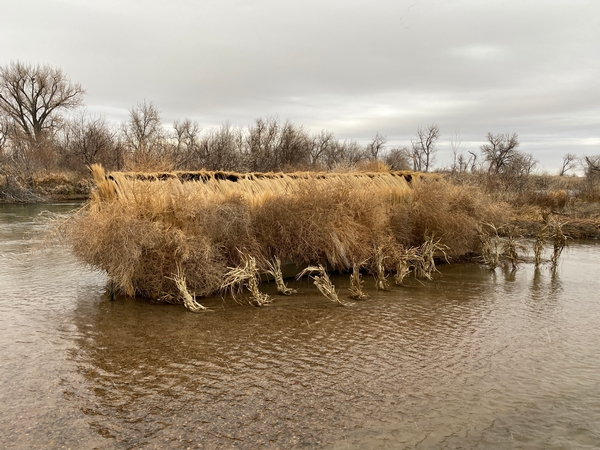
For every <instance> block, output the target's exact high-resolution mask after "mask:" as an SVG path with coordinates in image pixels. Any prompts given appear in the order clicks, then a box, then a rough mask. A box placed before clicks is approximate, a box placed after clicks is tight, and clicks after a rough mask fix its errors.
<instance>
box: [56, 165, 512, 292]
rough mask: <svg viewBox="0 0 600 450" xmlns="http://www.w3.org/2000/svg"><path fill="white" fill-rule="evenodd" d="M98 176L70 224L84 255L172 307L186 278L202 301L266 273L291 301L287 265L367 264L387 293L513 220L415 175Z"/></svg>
mask: <svg viewBox="0 0 600 450" xmlns="http://www.w3.org/2000/svg"><path fill="white" fill-rule="evenodd" d="M93 174H94V179H95V182H96V186H97V188H96V189H95V191H94V192H93V194H92V197H91V200H90V203H89V205H88V206H87V208H85V209H84V210H82V211H81V212H80V213H79V214H78V215H77V216H76V217H74V218H73V219H72V220H71V221H70V222H69V225H68V238H69V240H70V244H71V246H72V248H73V251H74V253H75V255H76V256H78V257H79V258H80V259H81V260H82V261H84V262H85V263H87V264H89V265H91V266H94V267H96V268H100V269H102V270H105V271H106V272H107V274H108V277H109V279H110V280H111V281H112V282H113V283H114V285H115V287H116V288H117V290H119V291H120V292H122V293H125V294H127V295H131V296H133V295H139V296H145V297H150V298H154V299H157V300H165V301H167V300H169V299H171V300H172V299H173V298H178V299H182V298H183V300H185V298H187V297H186V296H185V295H184V294H183V291H182V290H181V286H180V285H181V283H179V284H178V282H177V280H185V289H186V290H187V291H189V292H191V293H194V294H193V295H192V294H190V297H191V298H192V299H194V298H195V297H202V296H208V295H213V294H215V293H218V292H220V291H221V290H222V288H223V287H229V288H232V287H233V286H235V287H236V289H237V288H239V286H245V287H247V288H248V289H251V290H252V289H253V286H254V283H256V287H257V286H258V282H259V278H258V275H257V272H258V270H259V269H262V270H263V271H264V270H266V271H270V272H271V274H272V276H273V277H274V278H275V280H276V282H277V286H278V289H279V290H280V292H282V293H284V294H286V293H290V291H288V289H289V288H287V287H286V286H285V284H284V283H283V277H282V276H281V270H280V266H279V264H280V263H278V262H277V261H282V262H284V263H286V264H288V263H294V264H296V265H298V266H301V265H304V266H306V265H308V266H312V267H319V265H320V266H321V267H328V268H331V269H334V270H343V271H347V270H351V269H352V268H353V263H352V262H353V261H369V263H365V264H366V265H365V268H366V269H368V270H369V271H370V272H371V273H372V274H375V275H376V278H377V279H378V280H379V284H380V285H381V286H380V287H382V288H386V285H387V280H386V277H387V276H388V275H389V274H395V279H396V282H397V283H402V280H403V279H404V277H406V276H407V275H408V274H409V273H410V272H414V273H415V274H416V275H418V276H424V277H426V278H427V277H431V275H432V274H433V272H434V271H435V258H442V259H443V258H446V257H447V258H452V257H456V256H460V255H464V254H466V253H469V252H473V251H475V250H476V249H477V248H478V247H479V246H480V244H479V241H478V231H477V225H478V224H480V223H482V222H483V221H484V220H485V221H486V222H489V223H492V224H495V225H494V226H500V225H502V224H503V223H505V222H506V221H507V220H508V215H507V211H508V208H506V206H505V205H502V204H498V203H495V202H492V201H490V198H489V197H487V196H486V195H485V194H483V193H481V192H479V191H477V190H474V189H473V188H471V187H468V186H462V187H461V186H455V185H453V184H451V183H449V182H447V181H445V180H444V179H443V178H441V177H439V176H421V175H419V174H414V173H408V172H388V173H385V172H373V173H366V172H356V173H309V172H299V173H291V174H281V173H280V174H258V173H254V174H234V173H225V172H193V173H178V172H174V173H157V174H139V173H112V174H108V175H107V174H105V173H104V171H103V170H102V168H101V167H99V166H94V168H93ZM432 236H435V240H434V239H433V237H432ZM417 249H418V250H417ZM249 258H252V259H253V261H254V262H253V263H252V260H249ZM269 261H270V262H271V264H270V265H269V263H268V262H269ZM245 269H248V270H250V272H249V273H246V274H245V275H244V273H242V272H244V270H245ZM234 272H235V273H234ZM251 273H254V275H251ZM173 274H177V277H174V276H173ZM317 276H318V277H320V279H324V277H323V275H322V274H321V275H317ZM236 277H237V278H236ZM235 279H237V280H238V282H237V284H236V282H234V280H235ZM224 280H225V281H224ZM241 280H243V281H241ZM252 280H255V281H252ZM252 295H253V297H252V298H253V299H254V300H252V302H253V303H255V304H264V303H266V302H267V301H268V300H266V299H264V298H263V297H260V296H259V295H258V294H257V293H255V292H254V291H253V292H252ZM183 300H182V301H183ZM188 303H189V299H188ZM190 304H191V303H190Z"/></svg>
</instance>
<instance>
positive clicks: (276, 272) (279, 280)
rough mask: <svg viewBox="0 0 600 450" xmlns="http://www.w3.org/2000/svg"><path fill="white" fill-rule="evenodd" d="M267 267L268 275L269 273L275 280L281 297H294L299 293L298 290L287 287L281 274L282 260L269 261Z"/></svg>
mask: <svg viewBox="0 0 600 450" xmlns="http://www.w3.org/2000/svg"><path fill="white" fill-rule="evenodd" d="M266 265H267V270H266V273H268V274H269V275H271V276H272V277H273V278H274V279H275V284H276V285H277V292H279V293H280V294H281V295H292V294H296V293H298V291H297V290H296V289H292V288H289V287H287V285H286V284H285V282H284V281H283V274H282V273H281V260H280V259H279V258H275V260H274V261H267V262H266Z"/></svg>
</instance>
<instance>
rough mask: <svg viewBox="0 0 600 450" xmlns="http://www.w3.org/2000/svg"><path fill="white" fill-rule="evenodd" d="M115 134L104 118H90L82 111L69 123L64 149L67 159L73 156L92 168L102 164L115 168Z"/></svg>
mask: <svg viewBox="0 0 600 450" xmlns="http://www.w3.org/2000/svg"><path fill="white" fill-rule="evenodd" d="M115 140H116V139H115V133H114V132H113V131H112V130H111V129H110V127H109V125H108V122H107V121H106V118H105V117H103V116H89V115H87V114H86V112H85V111H81V112H80V113H79V114H78V115H76V116H75V117H74V118H73V119H72V120H70V121H69V122H68V123H67V126H66V130H65V136H64V142H63V145H62V146H63V148H64V152H65V153H66V155H65V157H70V156H73V157H75V158H76V159H77V160H78V161H79V163H80V164H83V165H85V166H86V167H88V168H89V167H90V166H91V165H92V164H95V163H101V164H103V165H104V166H108V167H112V166H115V165H116V164H115V161H114V160H113V159H114V147H115Z"/></svg>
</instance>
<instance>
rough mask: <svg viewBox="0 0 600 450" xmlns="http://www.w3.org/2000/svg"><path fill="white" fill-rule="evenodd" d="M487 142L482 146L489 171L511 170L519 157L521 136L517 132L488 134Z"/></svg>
mask: <svg viewBox="0 0 600 450" xmlns="http://www.w3.org/2000/svg"><path fill="white" fill-rule="evenodd" d="M487 140H488V143H487V144H483V145H482V146H481V153H482V154H483V159H484V160H485V161H486V163H487V164H488V172H489V173H503V172H509V171H510V170H511V169H512V165H513V163H514V162H515V160H516V159H517V157H518V154H519V153H518V151H517V147H519V136H518V135H517V133H513V134H512V135H510V134H508V133H504V134H492V133H488V134H487Z"/></svg>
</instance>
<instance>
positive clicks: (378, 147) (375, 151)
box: [367, 132, 387, 159]
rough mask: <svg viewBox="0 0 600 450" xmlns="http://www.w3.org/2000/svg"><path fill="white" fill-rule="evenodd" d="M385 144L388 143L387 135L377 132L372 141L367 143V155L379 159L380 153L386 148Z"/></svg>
mask: <svg viewBox="0 0 600 450" xmlns="http://www.w3.org/2000/svg"><path fill="white" fill-rule="evenodd" d="M385 144H387V137H386V136H383V135H381V134H379V132H377V133H375V136H373V139H371V142H369V143H368V144H367V155H368V156H369V158H371V159H377V158H378V157H379V153H380V152H381V151H382V150H383V149H384V148H385Z"/></svg>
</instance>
